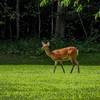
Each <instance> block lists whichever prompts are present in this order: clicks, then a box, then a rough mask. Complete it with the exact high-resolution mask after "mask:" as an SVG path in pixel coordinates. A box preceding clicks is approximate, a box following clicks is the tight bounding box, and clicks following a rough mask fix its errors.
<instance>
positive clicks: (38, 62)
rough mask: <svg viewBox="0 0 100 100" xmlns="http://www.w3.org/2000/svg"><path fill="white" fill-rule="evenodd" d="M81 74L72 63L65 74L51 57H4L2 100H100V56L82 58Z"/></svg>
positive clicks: (0, 61)
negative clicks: (55, 66)
mask: <svg viewBox="0 0 100 100" xmlns="http://www.w3.org/2000/svg"><path fill="white" fill-rule="evenodd" d="M78 61H79V62H80V73H78V71H77V66H75V68H74V70H73V73H72V74H70V70H71V68H72V65H71V63H70V61H68V62H64V69H65V72H66V73H65V74H64V73H63V71H62V69H61V66H60V65H59V64H58V65H57V68H56V72H55V73H53V69H54V62H53V61H52V60H51V59H49V58H48V57H47V59H46V58H45V59H44V58H37V59H30V58H29V57H26V56H15V55H11V56H9V55H1V58H0V100H100V55H99V54H91V55H90V54H88V55H81V56H79V57H78Z"/></svg>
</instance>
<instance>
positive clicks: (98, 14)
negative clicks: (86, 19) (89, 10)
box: [94, 11, 100, 20]
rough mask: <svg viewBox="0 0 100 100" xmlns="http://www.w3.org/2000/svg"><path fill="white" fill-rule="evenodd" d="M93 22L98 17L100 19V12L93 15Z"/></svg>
mask: <svg viewBox="0 0 100 100" xmlns="http://www.w3.org/2000/svg"><path fill="white" fill-rule="evenodd" d="M94 16H95V20H97V18H98V17H100V11H99V12H98V13H97V14H94Z"/></svg>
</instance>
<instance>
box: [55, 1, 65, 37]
mask: <svg viewBox="0 0 100 100" xmlns="http://www.w3.org/2000/svg"><path fill="white" fill-rule="evenodd" d="M61 1H62V0H58V2H57V3H58V4H57V5H58V7H57V18H56V27H55V36H56V37H60V38H63V36H64V29H65V27H64V22H65V18H64V17H63V15H62V13H61V12H62V11H63V9H64V8H63V7H61V6H60V2H61Z"/></svg>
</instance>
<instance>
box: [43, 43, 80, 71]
mask: <svg viewBox="0 0 100 100" xmlns="http://www.w3.org/2000/svg"><path fill="white" fill-rule="evenodd" d="M42 45H43V47H42V50H45V52H46V54H47V55H48V56H49V57H50V58H51V59H52V60H53V61H55V66H54V71H53V73H55V69H56V65H57V63H58V62H59V63H60V64H61V67H62V70H63V73H65V70H64V68H63V64H62V61H68V60H70V61H71V63H72V65H73V67H72V69H71V71H70V73H72V71H73V69H74V66H75V63H76V64H77V66H78V73H80V71H79V62H78V61H77V59H76V57H77V56H78V49H77V48H76V47H73V46H70V47H65V48H62V49H57V50H53V51H51V50H50V49H49V45H50V43H49V42H48V43H47V44H45V43H44V42H42Z"/></svg>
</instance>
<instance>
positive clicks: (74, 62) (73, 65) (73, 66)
mask: <svg viewBox="0 0 100 100" xmlns="http://www.w3.org/2000/svg"><path fill="white" fill-rule="evenodd" d="M72 64H73V67H72V69H71V72H70V73H72V71H73V69H74V66H75V62H74V61H72Z"/></svg>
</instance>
